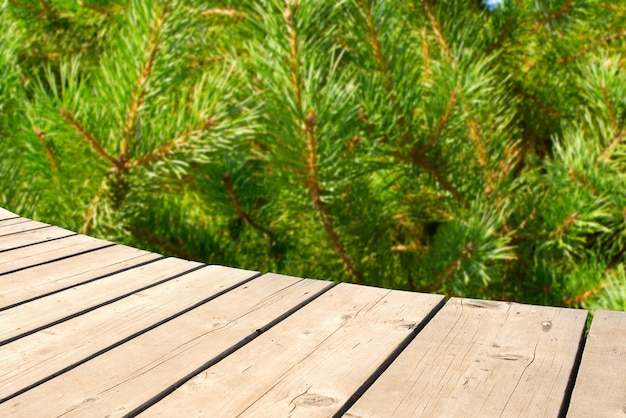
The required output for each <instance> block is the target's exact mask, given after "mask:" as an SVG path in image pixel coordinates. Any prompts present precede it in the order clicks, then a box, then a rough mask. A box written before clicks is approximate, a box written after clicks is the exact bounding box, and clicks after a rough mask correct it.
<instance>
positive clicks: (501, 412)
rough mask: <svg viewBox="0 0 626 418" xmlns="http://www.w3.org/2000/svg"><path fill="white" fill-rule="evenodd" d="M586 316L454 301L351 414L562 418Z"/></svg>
mask: <svg viewBox="0 0 626 418" xmlns="http://www.w3.org/2000/svg"><path fill="white" fill-rule="evenodd" d="M586 318H587V312H586V311H582V310H575V309H560V308H552V307H543V306H530V305H520V304H516V303H505V302H490V301H477V300H468V299H456V298H453V299H451V300H450V301H449V302H448V303H447V304H446V306H445V307H444V308H443V309H442V310H441V311H439V313H438V314H437V315H436V316H435V318H434V319H433V320H432V321H431V322H429V324H428V325H427V326H426V327H425V328H424V330H422V332H421V333H419V334H418V336H417V337H416V338H415V340H413V342H411V344H410V345H409V346H408V347H407V348H406V350H404V352H402V354H401V355H400V356H399V357H398V359H397V360H396V361H395V362H394V363H393V364H392V365H391V366H390V367H389V369H387V371H386V372H385V373H383V375H382V376H381V377H380V378H379V379H378V380H377V381H376V382H375V383H374V385H373V386H372V387H371V388H370V389H369V390H368V391H366V392H365V394H364V395H363V396H362V397H361V398H360V399H359V400H358V401H357V402H356V404H355V405H354V406H353V407H352V408H351V409H350V410H349V411H348V413H347V414H346V416H350V417H374V416H380V417H390V416H397V417H409V416H425V417H436V416H446V417H448V416H476V417H492V416H523V417H532V416H540V417H549V416H554V417H556V416H558V415H559V412H560V409H561V406H562V403H563V398H564V395H565V392H566V389H567V385H568V381H569V379H570V374H571V371H572V368H573V366H574V363H575V361H576V356H577V353H578V351H579V348H580V345H581V339H582V337H583V332H584V329H585V322H586Z"/></svg>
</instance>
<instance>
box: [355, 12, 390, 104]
mask: <svg viewBox="0 0 626 418" xmlns="http://www.w3.org/2000/svg"><path fill="white" fill-rule="evenodd" d="M359 4H360V6H361V8H363V9H364V10H362V13H363V15H364V16H365V25H366V26H367V34H368V36H369V40H370V45H371V47H372V51H373V52H374V61H376V65H377V66H378V71H380V73H381V75H382V76H383V78H384V80H385V85H386V87H387V93H391V92H392V91H393V80H392V77H391V71H390V70H389V65H388V63H387V60H386V59H385V55H384V54H383V52H382V47H381V45H380V39H379V37H378V29H377V28H376V27H375V26H374V23H373V22H372V0H361V1H360V2H359Z"/></svg>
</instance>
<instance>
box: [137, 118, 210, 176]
mask: <svg viewBox="0 0 626 418" xmlns="http://www.w3.org/2000/svg"><path fill="white" fill-rule="evenodd" d="M215 123H217V119H216V118H214V117H209V118H207V120H206V121H205V122H204V124H203V125H202V126H200V127H194V128H191V129H188V130H187V131H185V132H183V133H182V135H180V136H179V137H178V138H175V139H172V140H171V141H169V142H167V143H166V144H164V145H162V146H160V147H159V148H157V149H155V150H153V151H152V152H151V153H150V154H148V155H145V156H144V157H142V158H139V159H136V160H134V161H133V162H132V163H130V167H133V168H134V167H143V166H146V165H148V164H152V163H155V162H158V161H162V160H164V159H165V158H167V157H168V156H170V155H172V154H173V153H174V152H176V150H177V149H179V148H180V147H182V146H184V145H185V144H187V140H188V139H189V138H190V137H191V136H193V135H197V134H200V133H202V132H204V131H207V130H209V129H211V127H213V125H215Z"/></svg>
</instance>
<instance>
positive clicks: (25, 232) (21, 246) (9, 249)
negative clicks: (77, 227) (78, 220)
mask: <svg viewBox="0 0 626 418" xmlns="http://www.w3.org/2000/svg"><path fill="white" fill-rule="evenodd" d="M50 228H53V227H52V226H50ZM41 229H49V228H41ZM31 232H33V231H24V232H19V233H17V234H15V235H19V234H28V233H31ZM67 232H68V234H67V235H64V236H61V237H55V238H47V239H45V240H43V241H38V242H31V243H28V244H23V245H18V246H17V247H11V248H6V249H4V250H2V249H0V253H4V252H7V251H13V250H17V249H20V248H24V247H31V246H33V245H39V244H43V243H46V242H50V241H57V240H61V239H63V238H67V237H71V236H74V235H78V234H77V233H76V232H71V231H67ZM12 235H13V234H12ZM7 236H8V235H7Z"/></svg>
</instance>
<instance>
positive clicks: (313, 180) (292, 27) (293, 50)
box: [284, 0, 363, 283]
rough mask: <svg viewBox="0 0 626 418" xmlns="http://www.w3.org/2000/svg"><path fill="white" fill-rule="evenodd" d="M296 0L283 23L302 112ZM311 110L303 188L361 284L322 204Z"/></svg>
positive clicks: (307, 122)
mask: <svg viewBox="0 0 626 418" xmlns="http://www.w3.org/2000/svg"><path fill="white" fill-rule="evenodd" d="M298 7H299V3H298V0H286V4H285V14H284V18H285V22H286V24H287V34H288V42H289V48H290V57H289V69H290V72H291V81H292V84H293V91H294V95H295V99H296V103H297V104H298V107H299V109H300V111H301V112H302V113H304V109H302V93H301V88H300V79H299V77H298V73H299V66H298V42H299V39H298V34H297V31H296V12H297V10H298ZM315 123H316V122H315V111H314V110H311V111H310V113H309V114H308V116H307V117H306V118H305V121H304V123H303V124H302V129H303V130H304V131H305V136H306V150H307V154H306V161H307V168H308V173H307V178H306V181H305V186H306V188H307V190H308V191H309V196H310V197H311V201H312V203H313V205H314V207H315V209H316V210H317V212H318V214H319V216H320V220H321V221H322V225H323V227H324V230H325V231H326V233H327V234H328V237H329V238H330V241H331V244H332V246H333V249H334V250H335V254H337V256H338V257H339V258H340V259H341V261H342V263H343V266H344V269H345V270H346V273H347V274H348V276H349V277H350V279H351V280H352V281H353V282H354V283H362V282H363V277H362V275H361V273H360V272H359V271H358V270H357V269H356V267H355V263H354V261H353V260H352V257H351V256H350V255H349V254H348V252H347V250H346V248H345V246H344V245H343V243H342V242H341V240H340V238H339V234H338V233H337V230H336V228H335V226H334V225H333V223H332V221H331V217H330V214H329V212H328V208H327V207H326V204H325V203H324V202H323V201H322V194H323V190H322V188H321V186H320V184H319V181H318V168H317V159H316V148H317V138H316V137H315Z"/></svg>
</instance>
